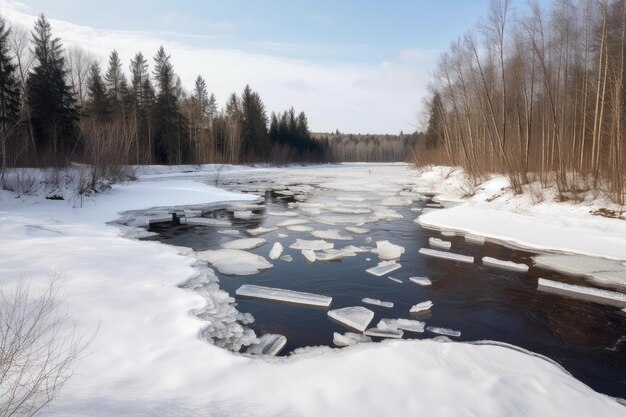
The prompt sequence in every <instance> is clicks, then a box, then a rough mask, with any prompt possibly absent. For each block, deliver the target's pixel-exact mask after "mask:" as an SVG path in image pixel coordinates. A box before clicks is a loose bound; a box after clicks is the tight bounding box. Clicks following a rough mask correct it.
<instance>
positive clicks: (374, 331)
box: [365, 327, 404, 339]
mask: <svg viewBox="0 0 626 417" xmlns="http://www.w3.org/2000/svg"><path fill="white" fill-rule="evenodd" d="M365 335H366V336H370V337H382V338H386V339H402V336H404V332H403V331H402V330H398V329H396V330H383V329H379V328H377V327H372V328H371V329H367V330H366V331H365Z"/></svg>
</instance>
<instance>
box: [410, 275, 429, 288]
mask: <svg viewBox="0 0 626 417" xmlns="http://www.w3.org/2000/svg"><path fill="white" fill-rule="evenodd" d="M409 280H410V281H411V282H412V283H414V284H417V285H421V286H422V287H425V286H427V285H431V284H432V283H433V282H432V281H431V280H430V278H427V277H411V278H409Z"/></svg>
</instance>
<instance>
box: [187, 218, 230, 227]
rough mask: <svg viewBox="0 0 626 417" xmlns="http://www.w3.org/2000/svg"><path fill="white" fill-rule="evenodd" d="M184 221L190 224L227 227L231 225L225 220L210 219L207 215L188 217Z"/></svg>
mask: <svg viewBox="0 0 626 417" xmlns="http://www.w3.org/2000/svg"><path fill="white" fill-rule="evenodd" d="M186 222H187V224H188V225H192V226H214V227H224V226H226V227H228V226H230V225H231V224H230V222H229V221H227V220H220V219H210V218H207V217H192V218H190V219H186Z"/></svg>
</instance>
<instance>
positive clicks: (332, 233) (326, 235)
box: [311, 229, 352, 240]
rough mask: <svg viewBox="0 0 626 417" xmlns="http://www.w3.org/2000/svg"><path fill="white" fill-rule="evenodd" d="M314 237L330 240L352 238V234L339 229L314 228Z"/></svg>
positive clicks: (312, 233)
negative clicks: (342, 232)
mask: <svg viewBox="0 0 626 417" xmlns="http://www.w3.org/2000/svg"><path fill="white" fill-rule="evenodd" d="M311 235H313V237H316V238H319V239H329V240H352V237H351V236H344V235H342V234H341V233H340V232H339V230H337V229H327V230H314V231H313V232H311Z"/></svg>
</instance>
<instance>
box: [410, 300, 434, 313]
mask: <svg viewBox="0 0 626 417" xmlns="http://www.w3.org/2000/svg"><path fill="white" fill-rule="evenodd" d="M432 306H433V302H432V301H430V300H428V301H423V302H421V303H417V304H415V305H414V306H413V307H411V309H410V310H409V313H419V312H421V311H426V310H430V308H431V307H432Z"/></svg>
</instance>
